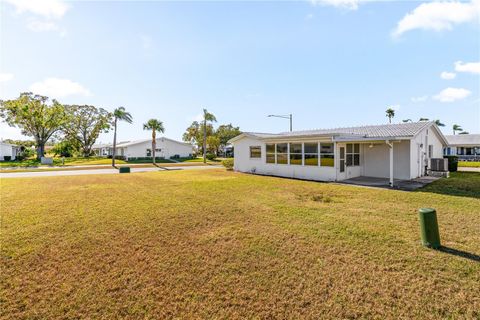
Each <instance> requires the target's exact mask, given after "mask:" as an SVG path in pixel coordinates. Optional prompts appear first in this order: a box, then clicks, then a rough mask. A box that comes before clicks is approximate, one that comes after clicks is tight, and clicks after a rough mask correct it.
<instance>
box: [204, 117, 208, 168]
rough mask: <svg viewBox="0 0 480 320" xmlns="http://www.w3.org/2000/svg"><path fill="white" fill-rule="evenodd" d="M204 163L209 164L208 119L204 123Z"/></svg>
mask: <svg viewBox="0 0 480 320" xmlns="http://www.w3.org/2000/svg"><path fill="white" fill-rule="evenodd" d="M203 163H207V119H205V120H204V122H203Z"/></svg>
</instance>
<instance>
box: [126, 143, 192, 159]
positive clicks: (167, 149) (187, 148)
mask: <svg viewBox="0 0 480 320" xmlns="http://www.w3.org/2000/svg"><path fill="white" fill-rule="evenodd" d="M156 142H157V145H156V148H157V149H161V151H160V152H157V153H156V154H155V156H156V157H164V158H165V159H169V158H170V157H173V156H174V155H177V154H178V155H179V156H180V157H188V156H190V155H192V154H193V147H192V146H191V145H189V144H184V143H181V142H176V141H172V140H169V139H164V138H157V139H156ZM123 149H124V153H123V155H124V156H127V157H146V156H147V149H152V142H151V141H145V142H141V143H137V144H133V145H129V146H126V147H124V148H123Z"/></svg>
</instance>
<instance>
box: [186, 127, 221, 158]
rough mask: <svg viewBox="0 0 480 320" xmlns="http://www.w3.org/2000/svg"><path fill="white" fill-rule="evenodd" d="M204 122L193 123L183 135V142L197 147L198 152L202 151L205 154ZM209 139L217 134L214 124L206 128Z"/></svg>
mask: <svg viewBox="0 0 480 320" xmlns="http://www.w3.org/2000/svg"><path fill="white" fill-rule="evenodd" d="M203 127H204V126H203V122H202V123H199V122H198V121H193V122H192V124H191V125H190V126H189V127H188V128H187V129H186V131H185V133H184V134H183V137H182V139H183V141H185V142H189V143H191V144H193V145H195V146H196V147H197V150H202V153H203ZM206 131H207V137H210V136H212V135H213V134H214V133H215V130H214V129H213V126H212V124H210V123H208V124H207V126H206Z"/></svg>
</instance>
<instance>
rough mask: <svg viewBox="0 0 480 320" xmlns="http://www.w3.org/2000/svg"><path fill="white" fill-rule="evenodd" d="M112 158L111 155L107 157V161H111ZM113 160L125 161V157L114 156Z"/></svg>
mask: <svg viewBox="0 0 480 320" xmlns="http://www.w3.org/2000/svg"><path fill="white" fill-rule="evenodd" d="M112 157H113V156H112V155H111V154H110V155H108V156H107V158H108V159H112ZM115 159H117V160H125V156H115Z"/></svg>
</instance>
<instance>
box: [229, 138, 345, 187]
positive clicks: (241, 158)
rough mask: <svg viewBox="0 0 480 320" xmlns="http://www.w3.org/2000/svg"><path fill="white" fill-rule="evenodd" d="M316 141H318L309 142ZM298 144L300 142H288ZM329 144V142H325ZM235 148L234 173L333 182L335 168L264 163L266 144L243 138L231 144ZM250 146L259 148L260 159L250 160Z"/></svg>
mask: <svg viewBox="0 0 480 320" xmlns="http://www.w3.org/2000/svg"><path fill="white" fill-rule="evenodd" d="M309 141H318V140H309ZM288 142H300V141H294V140H292V141H290V140H289V141H288ZM325 142H331V141H325ZM233 145H234V147H235V164H234V169H235V171H240V172H252V173H253V172H254V173H256V174H263V175H272V176H279V177H287V178H297V179H306V180H318V181H335V180H336V171H335V167H320V166H303V165H288V164H273V163H266V143H265V142H264V141H261V140H258V139H253V138H250V137H245V138H242V139H240V140H237V141H235V142H234V143H233ZM250 146H260V147H261V150H262V152H261V158H254V159H252V158H250Z"/></svg>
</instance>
